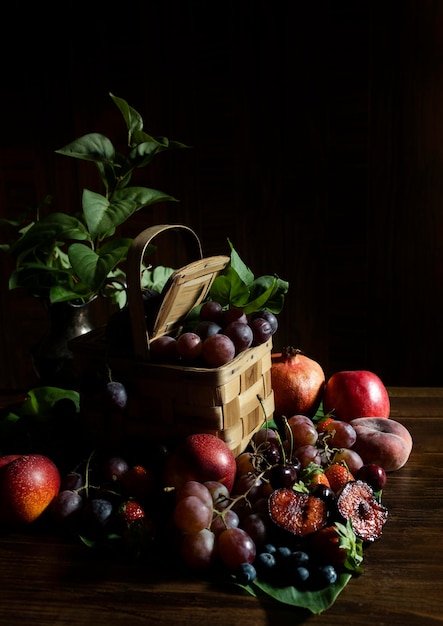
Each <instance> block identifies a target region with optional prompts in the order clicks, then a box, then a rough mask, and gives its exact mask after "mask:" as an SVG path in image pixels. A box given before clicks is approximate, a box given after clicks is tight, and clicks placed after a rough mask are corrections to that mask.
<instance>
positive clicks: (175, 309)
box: [71, 225, 274, 456]
mask: <svg viewBox="0 0 443 626" xmlns="http://www.w3.org/2000/svg"><path fill="white" fill-rule="evenodd" d="M171 229H174V230H176V231H179V232H180V233H182V234H185V235H186V237H188V239H190V240H191V242H192V246H193V248H194V251H195V250H196V251H197V255H199V256H200V258H199V259H197V260H196V261H192V262H191V263H190V264H189V265H187V266H184V267H183V268H180V269H179V270H177V271H176V272H175V273H174V274H173V276H172V277H171V279H170V281H169V284H168V285H167V289H166V291H165V294H164V296H163V299H162V305H161V307H160V310H159V313H158V315H157V319H156V322H155V324H154V330H153V331H152V333H151V334H149V332H148V330H147V328H146V321H145V316H144V309H143V302H142V297H141V281H140V275H141V263H142V261H143V259H144V255H145V252H146V249H147V247H148V245H149V244H151V243H152V240H153V239H154V238H155V237H158V236H159V235H160V234H161V233H163V232H165V231H166V230H171ZM192 246H191V247H192ZM228 261H229V258H228V257H222V256H220V257H209V258H203V257H202V256H201V246H200V242H199V240H198V237H197V235H196V234H195V233H194V232H193V231H192V230H191V229H189V228H187V227H184V226H181V225H160V226H155V227H151V228H149V229H146V230H145V231H143V232H142V233H140V235H139V236H138V237H137V238H136V239H135V240H134V243H133V245H132V247H131V250H130V253H129V256H128V262H127V267H128V269H127V274H128V302H129V304H128V306H129V311H130V319H131V327H132V337H133V349H132V350H128V351H127V352H125V351H122V350H119V351H117V350H116V349H114V347H113V346H112V345H110V344H109V341H108V340H107V337H106V332H105V329H104V328H98V329H95V330H93V331H91V332H90V333H87V334H85V335H83V336H81V337H78V338H76V339H75V340H73V342H72V343H71V349H72V351H73V354H74V365H75V368H76V370H77V373H78V375H79V376H81V377H83V378H84V377H85V376H86V377H88V376H93V375H94V372H95V371H96V370H98V369H100V368H103V367H104V366H105V367H106V368H109V369H110V371H111V372H112V377H113V379H114V380H120V381H121V382H123V383H124V384H125V386H126V389H127V392H128V406H127V410H126V414H125V415H124V417H121V416H118V417H117V416H115V415H114V416H109V415H106V413H105V412H104V411H103V407H102V406H100V402H99V400H98V399H97V398H96V397H95V396H94V395H92V394H90V395H87V394H85V395H84V396H82V400H81V402H82V416H83V419H84V420H85V424H84V429H85V431H86V435H87V436H88V437H89V438H92V439H97V440H103V437H105V438H106V439H111V440H112V439H114V440H116V441H121V440H129V441H131V440H134V441H138V443H140V441H141V440H142V439H152V438H155V439H157V440H160V441H165V442H168V441H171V440H177V439H180V438H182V437H184V436H186V435H188V434H193V433H203V432H205V433H211V434H214V435H216V436H217V437H219V438H221V439H223V441H225V442H226V444H227V445H228V447H229V448H230V449H231V450H232V452H233V453H234V454H235V455H236V456H237V455H238V454H240V453H241V452H242V451H243V450H244V449H245V448H246V446H247V445H248V443H249V441H250V439H251V437H252V436H253V434H254V433H255V432H257V430H259V429H260V428H261V427H262V426H263V424H264V422H265V419H268V420H270V419H271V418H272V417H273V413H274V396H273V391H272V386H271V364H272V362H271V351H272V341H271V340H269V341H267V342H266V343H264V344H262V345H259V346H256V347H252V348H249V349H248V350H245V351H244V352H242V353H240V354H238V355H237V356H236V357H235V358H234V359H233V360H232V361H230V362H229V363H227V364H226V365H224V366H221V367H218V368H209V367H187V366H181V365H168V364H158V363H154V362H151V361H150V352H149V346H150V343H151V342H152V341H153V340H154V339H156V338H157V337H159V336H161V335H164V334H174V333H178V332H179V331H180V327H181V322H182V321H183V317H184V315H186V314H187V313H188V312H189V311H190V310H191V309H192V308H193V307H194V306H196V305H197V304H199V303H200V302H201V301H203V300H204V299H205V298H206V296H207V294H208V292H209V289H210V286H211V284H212V281H213V280H214V278H215V276H216V275H217V273H218V271H220V269H222V268H223V267H225V266H226V264H227V263H228Z"/></svg>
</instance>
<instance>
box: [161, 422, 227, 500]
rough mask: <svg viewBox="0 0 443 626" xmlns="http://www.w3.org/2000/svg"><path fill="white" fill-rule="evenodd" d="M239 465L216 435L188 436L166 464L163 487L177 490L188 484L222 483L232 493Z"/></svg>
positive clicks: (200, 434)
mask: <svg viewBox="0 0 443 626" xmlns="http://www.w3.org/2000/svg"><path fill="white" fill-rule="evenodd" d="M236 471H237V464H236V462H235V456H234V454H233V452H232V451H231V449H230V448H229V447H228V445H227V444H226V443H225V442H224V441H223V439H219V438H218V437H216V436H215V435H211V434H208V433H199V434H195V435H188V436H187V437H185V438H184V439H183V440H182V441H181V442H180V443H179V444H178V446H177V447H176V448H174V449H173V450H172V451H171V454H170V455H169V457H168V458H167V460H166V464H165V469H164V476H163V479H164V484H165V486H166V487H175V488H176V489H178V488H179V487H181V486H182V485H183V484H184V483H185V482H186V481H188V480H196V481H198V482H201V483H203V482H206V481H208V480H215V481H218V482H221V483H223V484H224V485H226V487H227V488H228V490H229V492H231V490H232V487H233V485H234V481H235V475H236Z"/></svg>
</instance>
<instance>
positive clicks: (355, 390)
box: [323, 370, 391, 422]
mask: <svg viewBox="0 0 443 626" xmlns="http://www.w3.org/2000/svg"><path fill="white" fill-rule="evenodd" d="M323 410H324V412H325V414H326V413H332V414H333V415H334V416H335V418H336V419H339V420H342V421H344V422H350V421H351V420H353V419H356V418H358V417H373V416H375V417H383V418H388V417H389V415H390V412H391V404H390V400H389V395H388V392H387V390H386V387H385V386H384V384H383V382H382V381H381V379H380V378H379V377H378V376H377V374H374V373H373V372H368V371H366V370H351V371H341V372H336V373H335V374H333V375H332V376H331V377H330V378H329V380H328V381H327V383H326V387H325V391H324V396H323Z"/></svg>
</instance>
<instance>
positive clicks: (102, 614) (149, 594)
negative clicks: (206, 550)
mask: <svg viewBox="0 0 443 626" xmlns="http://www.w3.org/2000/svg"><path fill="white" fill-rule="evenodd" d="M389 391H390V395H391V398H392V414H391V416H392V418H393V419H396V420H398V421H400V422H402V423H403V424H404V425H405V426H406V427H407V428H408V429H409V430H410V432H411V434H412V436H413V439H414V448H413V451H412V454H411V456H410V459H409V462H408V464H407V465H406V466H405V467H404V468H402V469H401V470H400V471H398V472H396V473H393V474H390V475H389V477H388V483H387V486H386V488H385V491H384V498H383V501H384V504H385V505H386V506H387V507H388V509H389V512H390V516H389V520H388V523H387V524H386V526H385V529H384V532H383V536H382V538H381V540H380V541H379V542H377V543H375V544H374V545H372V546H371V547H370V548H369V549H368V550H366V553H365V560H364V573H363V575H362V576H361V577H360V578H358V579H355V580H352V581H351V582H350V583H349V585H348V586H347V587H346V588H345V590H344V591H343V592H342V594H341V595H340V596H339V597H338V599H337V601H336V602H335V604H334V605H333V606H332V607H331V608H330V609H328V610H327V611H326V612H325V613H323V614H321V615H312V614H310V613H309V614H308V613H305V612H303V611H300V610H298V609H295V608H293V607H286V606H284V605H281V604H276V603H273V602H271V601H270V602H262V601H259V600H257V599H255V598H253V597H251V596H248V595H243V594H242V593H241V592H238V591H236V590H234V589H233V588H221V587H218V586H216V585H212V584H211V583H209V582H206V581H205V580H201V579H199V578H197V577H193V576H191V575H187V576H185V577H183V576H180V575H179V574H177V573H176V572H170V573H161V574H160V573H159V572H158V571H157V572H156V571H155V570H154V571H152V570H151V569H149V567H148V566H147V565H146V563H143V564H142V563H137V562H127V563H121V562H118V561H115V560H113V559H112V558H106V557H104V556H103V555H98V554H96V553H95V551H94V550H91V549H89V548H86V547H83V546H82V545H79V544H78V543H76V542H75V541H74V540H71V539H67V538H66V539H63V538H60V537H59V536H53V535H50V534H46V533H42V532H41V531H39V532H30V531H29V532H25V533H12V534H9V535H7V536H2V537H0V625H2V626H3V625H5V626H10V625H14V626H15V625H22V624H26V625H27V624H29V625H31V624H32V625H35V626H37V625H40V624H41V625H44V626H49V625H53V626H57V625H63V626H64V625H80V624H87V625H88V626H90V625H94V626H99V625H102V624H103V625H106V626H111V625H112V626H115V625H120V624H124V625H126V624H128V626H129V625H130V626H136V625H137V624H157V625H158V626H161V625H162V624H165V625H167V626H175V625H176V624H191V625H192V624H198V625H199V626H203V625H206V624H211V626H216V625H221V626H234V625H235V626H246V625H247V626H251V624H252V625H254V626H261V625H266V624H272V625H274V624H276V625H286V624H291V625H294V624H301V623H308V624H309V626H316V625H322V626H329V625H330V624H334V625H336V626H339V625H340V624H352V626H366V625H367V626H377V625H379V626H381V625H385V624H389V625H390V626H415V625H421V626H431V625H432V624H442V623H443V539H442V537H443V481H442V467H443V388H442V389H437V388H434V389H423V388H419V389H405V388H393V389H390V390H389Z"/></svg>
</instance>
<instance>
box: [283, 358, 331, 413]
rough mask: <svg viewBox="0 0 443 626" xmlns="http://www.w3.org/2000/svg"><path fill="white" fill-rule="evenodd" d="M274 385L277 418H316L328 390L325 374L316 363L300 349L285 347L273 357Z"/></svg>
mask: <svg viewBox="0 0 443 626" xmlns="http://www.w3.org/2000/svg"><path fill="white" fill-rule="evenodd" d="M271 358H272V366H271V383H272V389H273V390H274V402H275V415H276V417H282V416H283V415H284V416H285V417H287V418H289V417H291V416H292V415H307V416H308V417H313V416H314V415H315V413H316V411H317V409H318V407H319V406H320V402H321V401H322V398H323V390H324V388H325V374H324V371H323V368H322V367H321V365H320V364H319V363H317V361H314V360H313V359H311V358H309V357H308V356H306V355H304V354H303V353H302V352H301V350H299V349H298V348H292V347H287V348H283V350H282V352H276V353H274V354H272V355H271Z"/></svg>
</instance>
